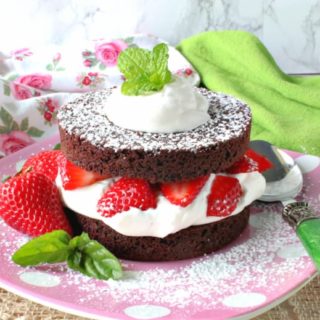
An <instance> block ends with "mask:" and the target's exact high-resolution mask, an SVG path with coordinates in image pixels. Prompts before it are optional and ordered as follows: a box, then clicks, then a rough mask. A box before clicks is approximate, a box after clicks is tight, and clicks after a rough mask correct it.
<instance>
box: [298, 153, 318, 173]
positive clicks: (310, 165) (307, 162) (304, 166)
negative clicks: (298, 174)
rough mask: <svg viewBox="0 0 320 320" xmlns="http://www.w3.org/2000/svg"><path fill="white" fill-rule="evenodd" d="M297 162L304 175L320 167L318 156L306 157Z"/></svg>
mask: <svg viewBox="0 0 320 320" xmlns="http://www.w3.org/2000/svg"><path fill="white" fill-rule="evenodd" d="M295 161H296V163H297V164H298V166H299V167H300V169H301V171H302V173H308V172H311V171H313V170H314V169H316V168H317V167H319V165H320V158H319V157H316V156H309V155H305V156H301V157H299V158H297V159H296V160H295Z"/></svg>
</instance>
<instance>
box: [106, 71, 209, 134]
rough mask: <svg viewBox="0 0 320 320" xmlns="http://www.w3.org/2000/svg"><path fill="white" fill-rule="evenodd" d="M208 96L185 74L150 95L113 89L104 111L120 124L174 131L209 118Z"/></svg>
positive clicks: (159, 130) (194, 125)
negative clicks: (191, 82)
mask: <svg viewBox="0 0 320 320" xmlns="http://www.w3.org/2000/svg"><path fill="white" fill-rule="evenodd" d="M208 108H209V103H208V100H207V99H206V98H205V97H204V96H203V95H201V94H200V93H199V92H198V90H197V89H196V87H194V86H192V84H190V82H189V81H188V80H186V79H184V78H182V77H173V81H172V82H171V83H169V84H167V85H165V86H164V88H163V89H162V90H161V91H159V92H155V93H152V94H149V95H142V96H126V95H123V94H122V93H121V88H120V87H118V88H116V89H114V90H113V92H112V94H111V95H110V97H109V98H108V101H107V103H106V106H105V109H104V112H105V114H106V116H107V117H108V118H109V120H110V121H112V122H113V123H114V124H116V125H117V126H119V127H123V128H126V129H131V130H137V131H145V132H159V133H171V132H180V131H188V130H192V129H194V128H196V127H198V126H200V125H202V124H204V123H206V122H207V121H208V120H210V116H209V114H208Z"/></svg>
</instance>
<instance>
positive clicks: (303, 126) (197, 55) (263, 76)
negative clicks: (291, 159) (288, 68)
mask: <svg viewBox="0 0 320 320" xmlns="http://www.w3.org/2000/svg"><path fill="white" fill-rule="evenodd" d="M178 49H179V50H180V51H181V53H182V54H183V55H184V56H185V57H186V58H187V59H188V60H189V61H190V62H191V63H192V64H193V66H194V67H195V68H196V70H197V71H198V72H199V73H200V76H201V79H202V82H203V84H204V85H205V86H206V87H207V88H209V89H210V90H213V91H218V92H224V93H227V94H230V95H233V96H235V97H237V98H239V99H241V100H243V101H245V102H246V103H247V104H248V105H249V106H250V107H251V110H252V113H253V126H252V132H251V139H263V140H267V141H269V142H271V143H272V144H274V145H277V146H279V147H281V148H285V149H290V150H296V151H300V152H304V153H309V154H315V155H320V77H319V76H312V77H311V76H310V77H302V76H288V75H286V74H284V73H283V72H282V71H281V70H280V68H279V67H278V66H277V64H276V63H275V61H274V59H273V58H272V56H271V55H270V53H269V52H268V50H267V49H266V48H265V47H264V45H263V44H262V43H261V42H260V40H259V39H258V38H257V37H255V36H254V35H252V34H250V33H248V32H244V31H210V32H205V33H201V34H198V35H196V36H193V37H191V38H188V39H186V40H183V41H182V42H181V43H180V44H179V46H178Z"/></svg>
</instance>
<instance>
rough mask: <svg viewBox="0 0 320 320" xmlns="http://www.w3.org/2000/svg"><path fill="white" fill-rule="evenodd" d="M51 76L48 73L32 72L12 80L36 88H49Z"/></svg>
mask: <svg viewBox="0 0 320 320" xmlns="http://www.w3.org/2000/svg"><path fill="white" fill-rule="evenodd" d="M51 81H52V77H51V75H50V74H40V73H32V74H26V75H25V76H21V77H19V78H17V79H16V80H15V81H14V82H15V83H21V84H24V85H27V86H29V87H33V88H37V89H50V87H51Z"/></svg>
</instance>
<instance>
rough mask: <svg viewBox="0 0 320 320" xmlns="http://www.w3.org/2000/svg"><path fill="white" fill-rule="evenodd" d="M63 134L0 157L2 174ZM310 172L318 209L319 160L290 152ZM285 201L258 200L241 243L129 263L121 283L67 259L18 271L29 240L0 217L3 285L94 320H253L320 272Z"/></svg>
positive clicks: (309, 189)
mask: <svg viewBox="0 0 320 320" xmlns="http://www.w3.org/2000/svg"><path fill="white" fill-rule="evenodd" d="M57 141H58V137H53V138H50V139H49V140H46V141H44V142H42V143H39V144H34V145H32V146H29V147H27V148H25V149H23V150H21V151H19V152H17V153H15V154H13V155H10V156H8V157H6V158H4V159H2V160H1V161H0V175H1V176H2V175H7V174H12V173H14V172H15V171H16V164H17V163H18V165H19V161H21V160H23V159H26V158H27V157H29V156H30V155H31V154H33V153H37V152H39V151H41V150H44V149H51V148H52V147H53V146H54V145H55V143H56V142H57ZM290 154H291V155H292V156H293V157H294V158H295V159H296V160H297V162H298V164H299V165H300V167H301V169H302V171H303V173H304V183H305V184H304V188H303V190H302V192H301V195H299V198H301V199H305V200H307V201H309V202H310V204H311V205H312V206H313V207H314V209H315V210H316V211H318V212H319V211H320V198H319V196H318V195H319V193H320V185H319V182H318V181H319V180H320V159H319V158H318V157H314V156H308V155H301V154H297V153H290ZM281 209H282V206H281V205H280V204H268V205H267V204H261V203H256V204H254V205H253V210H252V215H251V218H250V225H249V227H248V228H247V229H246V231H245V232H244V233H243V234H242V236H241V237H240V239H238V240H237V241H236V242H235V243H233V244H232V245H230V246H229V247H227V248H225V249H224V250H220V251H219V252H217V253H215V254H211V255H208V256H206V257H203V258H199V259H192V260H184V261H180V262H169V263H139V262H132V261H123V264H124V267H125V276H124V278H123V279H122V280H120V281H113V280H110V281H98V280H94V279H91V278H88V277H85V276H83V275H81V274H79V273H75V272H72V271H70V270H67V268H66V266H65V265H64V264H60V265H54V266H42V267H36V268H25V269H24V268H20V267H18V266H16V265H15V264H13V263H12V262H11V259H10V257H11V255H12V253H13V252H14V251H15V250H16V249H17V248H18V247H19V246H20V245H21V244H23V243H24V242H25V241H26V240H27V237H25V236H24V235H22V234H20V233H18V232H16V231H14V230H12V229H11V228H10V227H8V226H7V225H5V223H4V222H2V221H0V248H1V256H0V286H2V287H3V288H5V289H7V290H9V291H12V292H14V293H16V294H18V295H21V296H23V297H25V298H28V299H30V300H33V301H36V302H39V303H42V304H44V305H47V306H50V307H53V308H56V309H59V310H62V311H65V312H69V313H72V314H76V315H79V316H86V317H89V318H91V319H127V320H128V319H160V318H161V319H199V320H200V319H226V318H228V319H229V318H232V319H233V318H234V319H249V318H251V317H253V316H256V315H258V314H260V313H262V312H264V311H266V310H268V309H270V308H271V307H273V306H275V305H276V304H278V303H280V302H281V301H283V300H284V299H286V298H287V297H288V296H289V295H290V294H292V293H294V292H296V291H297V290H298V289H299V288H301V287H302V286H303V285H304V284H306V283H307V282H308V281H309V280H310V279H311V278H312V277H313V276H314V275H315V274H316V270H315V267H314V266H313V264H312V262H311V260H310V259H309V257H308V256H307V254H306V252H305V250H304V249H303V247H302V246H301V245H300V243H299V240H298V238H297V237H296V235H295V233H294V231H293V230H292V229H291V228H290V227H289V226H288V225H287V224H286V223H285V222H284V221H283V220H282V218H281V214H280V212H281Z"/></svg>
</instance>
